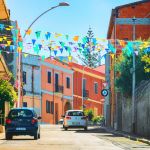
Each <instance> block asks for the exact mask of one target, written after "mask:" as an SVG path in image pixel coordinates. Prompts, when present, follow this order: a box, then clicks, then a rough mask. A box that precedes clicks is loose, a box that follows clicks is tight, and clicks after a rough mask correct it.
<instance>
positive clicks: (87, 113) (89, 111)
mask: <svg viewBox="0 0 150 150" xmlns="http://www.w3.org/2000/svg"><path fill="white" fill-rule="evenodd" d="M84 114H85V115H86V116H88V120H89V121H92V119H93V117H94V112H93V110H92V109H86V110H84Z"/></svg>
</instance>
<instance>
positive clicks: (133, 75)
mask: <svg viewBox="0 0 150 150" xmlns="http://www.w3.org/2000/svg"><path fill="white" fill-rule="evenodd" d="M132 20H133V42H135V38H136V37H135V21H136V18H135V17H133V19H132ZM134 51H135V50H134V48H133V66H132V67H133V68H132V130H133V133H135V121H136V118H135V105H136V104H135V53H134Z"/></svg>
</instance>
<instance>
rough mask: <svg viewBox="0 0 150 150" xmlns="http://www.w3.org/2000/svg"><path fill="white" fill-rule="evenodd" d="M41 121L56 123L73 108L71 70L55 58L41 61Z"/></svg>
mask: <svg viewBox="0 0 150 150" xmlns="http://www.w3.org/2000/svg"><path fill="white" fill-rule="evenodd" d="M41 93H42V94H41V97H42V122H43V123H50V124H55V123H58V121H59V119H60V118H61V115H64V113H65V111H67V110H69V109H72V108H73V70H72V69H71V68H70V67H69V66H68V65H67V64H65V63H63V62H60V61H58V60H56V59H54V60H51V59H50V58H47V59H45V61H42V62H41Z"/></svg>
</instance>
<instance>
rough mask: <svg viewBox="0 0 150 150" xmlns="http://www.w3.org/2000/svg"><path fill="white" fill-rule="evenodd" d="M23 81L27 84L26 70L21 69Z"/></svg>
mask: <svg viewBox="0 0 150 150" xmlns="http://www.w3.org/2000/svg"><path fill="white" fill-rule="evenodd" d="M23 83H24V84H27V78H26V72H25V71H23Z"/></svg>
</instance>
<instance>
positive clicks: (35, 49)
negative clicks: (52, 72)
mask: <svg viewBox="0 0 150 150" xmlns="http://www.w3.org/2000/svg"><path fill="white" fill-rule="evenodd" d="M33 49H34V52H36V53H37V54H39V51H40V49H39V46H38V45H36V46H35V47H33Z"/></svg>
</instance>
